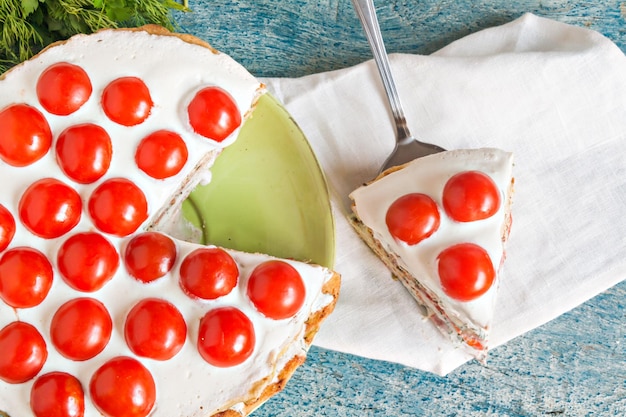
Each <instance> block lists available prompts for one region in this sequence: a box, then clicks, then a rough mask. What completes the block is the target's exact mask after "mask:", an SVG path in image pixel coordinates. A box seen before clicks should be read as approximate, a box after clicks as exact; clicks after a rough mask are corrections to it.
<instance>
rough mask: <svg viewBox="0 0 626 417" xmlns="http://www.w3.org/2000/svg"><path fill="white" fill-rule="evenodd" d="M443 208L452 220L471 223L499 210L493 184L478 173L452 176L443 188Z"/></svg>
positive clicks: (496, 190)
mask: <svg viewBox="0 0 626 417" xmlns="http://www.w3.org/2000/svg"><path fill="white" fill-rule="evenodd" d="M442 200H443V207H444V209H445V210H446V213H448V216H450V217H451V218H452V219H454V220H456V221H458V222H472V221H476V220H483V219H487V218H489V217H491V216H493V215H494V214H495V213H496V212H497V211H498V209H499V208H500V193H499V191H498V187H497V186H496V184H495V182H494V181H493V180H492V179H491V177H489V176H488V175H487V174H485V173H483V172H480V171H465V172H460V173H458V174H456V175H454V176H453V177H452V178H450V179H449V180H448V182H446V185H445V186H444V188H443V197H442Z"/></svg>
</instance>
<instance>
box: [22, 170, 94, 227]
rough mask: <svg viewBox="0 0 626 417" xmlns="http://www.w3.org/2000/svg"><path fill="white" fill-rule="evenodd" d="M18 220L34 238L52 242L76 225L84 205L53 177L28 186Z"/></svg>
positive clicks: (73, 193) (70, 188) (71, 191)
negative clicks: (37, 237)
mask: <svg viewBox="0 0 626 417" xmlns="http://www.w3.org/2000/svg"><path fill="white" fill-rule="evenodd" d="M18 209H19V215H20V220H21V221H22V223H23V224H24V226H26V228H27V229H28V230H30V231H31V232H32V233H33V234H34V235H37V236H39V237H42V238H44V239H54V238H57V237H59V236H62V235H64V234H65V233H67V232H69V231H70V230H72V229H73V228H74V226H76V225H77V224H78V222H79V221H80V216H81V214H82V209H83V203H82V201H81V199H80V195H78V193H77V192H76V190H74V189H73V188H72V187H70V186H69V185H66V184H64V183H62V182H61V181H59V180H57V179H54V178H43V179H40V180H39V181H36V182H34V183H33V184H31V185H30V186H29V187H28V188H27V189H26V191H24V194H23V195H22V198H21V199H20V202H19V205H18Z"/></svg>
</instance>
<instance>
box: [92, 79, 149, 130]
mask: <svg viewBox="0 0 626 417" xmlns="http://www.w3.org/2000/svg"><path fill="white" fill-rule="evenodd" d="M153 104H154V103H153V102H152V97H151V96H150V90H149V89H148V87H147V86H146V84H145V83H144V82H143V81H142V80H141V79H139V78H137V77H121V78H118V79H116V80H113V81H111V82H110V83H109V84H108V85H107V86H106V87H105V88H104V91H103V92H102V109H103V110H104V113H105V114H106V115H107V116H108V118H109V119H111V120H112V121H114V122H115V123H118V124H121V125H123V126H135V125H138V124H140V123H142V122H143V121H144V120H146V119H147V118H148V116H150V112H151V111H152V106H153Z"/></svg>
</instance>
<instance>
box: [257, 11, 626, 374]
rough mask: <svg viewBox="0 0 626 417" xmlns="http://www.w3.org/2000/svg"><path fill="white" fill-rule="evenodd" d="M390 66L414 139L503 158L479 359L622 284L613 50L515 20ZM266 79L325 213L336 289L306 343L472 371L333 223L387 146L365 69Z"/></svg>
mask: <svg viewBox="0 0 626 417" xmlns="http://www.w3.org/2000/svg"><path fill="white" fill-rule="evenodd" d="M391 58H392V69H393V72H394V75H395V77H396V83H397V86H398V89H399V91H400V96H401V101H402V102H403V104H404V107H405V111H406V116H407V120H408V123H409V126H410V128H411V130H412V132H413V133H414V134H416V135H417V136H419V137H421V138H423V139H424V140H426V141H430V142H433V143H436V144H438V145H441V146H443V147H444V148H446V149H455V148H474V147H498V148H502V149H505V150H509V151H512V152H514V154H515V160H516V166H515V169H514V173H515V177H516V183H515V184H516V194H515V198H514V206H513V218H514V220H513V229H512V232H511V235H510V240H509V242H508V249H507V260H506V262H505V265H504V275H503V279H502V281H501V284H500V292H499V299H498V302H497V306H496V311H495V320H494V323H493V331H492V344H493V346H497V345H500V344H503V343H505V342H507V341H509V340H510V339H512V338H514V337H516V336H518V335H521V334H523V333H524V332H527V331H529V330H531V329H533V328H535V327H537V326H540V325H542V324H544V323H546V322H548V321H549V320H552V319H554V318H555V317H557V316H559V315H560V314H562V313H564V312H566V311H568V310H570V309H572V308H574V307H575V306H577V305H579V304H580V303H582V302H584V301H586V300H588V299H589V298H591V297H593V296H595V295H596V294H598V293H600V292H602V291H604V290H606V289H608V288H610V287H611V286H613V285H615V284H617V283H618V282H620V281H621V280H623V279H624V278H625V277H626V259H625V258H624V257H623V253H622V252H623V249H624V236H626V216H624V215H623V210H624V206H625V205H626V58H625V57H624V54H623V53H622V52H621V51H620V50H619V49H618V48H617V47H616V46H615V45H614V44H613V43H612V42H610V41H609V40H608V39H606V38H604V37H603V36H602V35H600V34H598V33H596V32H593V31H591V30H588V29H584V28H579V27H573V26H569V25H566V24H563V23H558V22H554V21H551V20H548V19H545V18H540V17H537V16H534V15H531V14H527V15H524V16H522V17H521V18H519V19H517V20H515V21H513V22H511V23H508V24H505V25H503V26H500V27H496V28H490V29H487V30H483V31H481V32H478V33H475V34H472V35H470V36H467V37H466V38H463V39H461V40H458V41H456V42H454V43H452V44H450V45H449V46H447V47H445V48H443V49H442V50H440V51H438V52H436V53H434V54H433V55H430V56H418V55H392V57H391ZM264 81H265V82H266V83H267V84H268V87H269V89H270V91H271V92H273V94H274V95H275V96H276V97H277V98H278V99H279V100H281V101H282V102H283V103H284V105H285V106H286V108H287V110H288V111H289V112H290V114H291V115H292V116H293V118H294V119H295V120H296V121H297V123H298V124H299V125H300V127H301V128H302V130H303V131H304V133H305V135H306V136H307V138H308V139H309V141H310V143H311V146H312V148H313V149H314V151H315V153H316V155H317V157H318V159H319V161H320V164H321V166H322V168H323V170H324V171H325V173H326V176H327V179H328V182H329V187H330V190H331V197H332V202H333V207H334V210H335V214H336V226H337V257H336V269H337V270H338V271H339V272H340V273H341V274H342V276H343V287H342V293H341V297H340V300H339V303H338V305H337V308H336V311H335V313H334V314H333V315H332V316H331V317H330V318H329V319H328V321H327V322H326V323H325V325H324V326H322V329H321V331H320V333H319V334H318V336H317V338H316V340H315V343H316V344H317V345H318V346H321V347H324V348H328V349H333V350H338V351H343V352H348V353H351V354H355V355H360V356H365V357H369V358H373V359H381V360H387V361H392V362H397V363H401V364H404V365H408V366H412V367H416V368H419V369H422V370H426V371H430V372H434V373H437V374H440V375H445V374H446V373H448V372H450V371H452V370H453V369H455V368H456V367H458V366H460V365H461V364H463V363H464V362H466V361H468V360H469V359H471V358H470V357H469V356H468V355H467V354H465V353H464V352H463V351H462V350H461V349H459V348H457V347H455V346H453V345H452V344H451V343H450V342H449V341H448V339H447V338H446V337H444V336H442V335H441V334H440V333H439V331H438V330H437V329H436V328H435V327H434V326H433V325H432V324H431V323H430V322H429V321H424V320H422V318H421V315H420V311H419V310H418V308H417V307H416V304H415V302H414V301H413V298H412V297H411V296H410V295H409V294H408V292H407V291H405V289H404V287H403V286H402V285H401V284H400V283H399V282H396V281H393V280H392V279H391V278H390V273H389V272H388V271H387V270H386V268H385V267H384V266H383V264H382V263H381V262H380V261H379V260H378V258H376V257H375V256H374V255H373V253H372V252H371V251H370V250H369V249H368V248H367V247H366V246H365V244H364V243H362V242H361V241H360V240H359V238H358V237H357V235H356V234H355V233H354V231H353V230H352V229H351V227H350V226H349V225H348V223H347V221H346V219H345V218H346V216H347V214H348V212H349V210H350V209H349V199H348V194H349V193H350V192H351V191H352V190H353V189H355V188H356V187H358V186H359V185H360V184H362V183H364V182H366V181H368V180H370V179H372V178H373V177H374V176H375V174H376V172H377V170H378V168H379V167H380V166H381V164H382V162H383V161H384V159H385V158H386V157H387V155H388V154H389V153H390V152H391V150H392V147H393V133H394V132H393V129H392V125H391V121H390V120H391V117H390V116H389V112H388V110H387V105H386V102H385V98H384V96H383V89H382V85H381V83H380V79H379V76H378V74H377V72H376V68H375V66H374V63H373V62H372V61H368V62H365V63H362V64H360V65H357V66H355V67H352V68H347V69H343V70H338V71H333V72H327V73H320V74H314V75H310V76H306V77H303V78H299V79H267V80H264Z"/></svg>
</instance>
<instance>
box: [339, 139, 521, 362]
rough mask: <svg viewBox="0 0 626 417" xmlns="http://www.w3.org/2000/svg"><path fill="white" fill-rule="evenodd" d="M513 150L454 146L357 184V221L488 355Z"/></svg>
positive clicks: (405, 280)
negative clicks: (358, 186) (450, 149)
mask: <svg viewBox="0 0 626 417" xmlns="http://www.w3.org/2000/svg"><path fill="white" fill-rule="evenodd" d="M512 168H513V155H512V154H511V153H509V152H505V151H502V150H499V149H492V148H485V149H464V150H452V151H445V152H441V153H436V154H432V155H428V156H425V157H422V158H418V159H415V160H413V161H411V162H409V163H407V164H405V165H402V166H398V167H393V168H391V169H389V170H387V171H385V172H383V173H382V174H381V175H380V176H379V177H377V178H376V179H375V180H373V181H372V182H370V183H368V184H366V185H364V186H362V187H360V188H358V189H356V190H355V191H353V192H352V193H351V195H350V197H351V199H352V202H353V204H352V209H353V216H352V217H351V221H352V224H353V226H354V228H355V229H356V230H357V232H358V233H359V235H360V236H361V237H362V238H363V240H364V241H365V242H366V243H367V244H368V245H369V246H370V247H371V248H372V250H373V251H374V252H375V253H376V254H377V255H378V256H379V257H380V258H381V259H382V261H383V262H384V263H385V265H386V266H387V267H388V268H389V269H390V270H391V272H392V273H393V275H394V276H395V277H397V279H399V280H400V281H401V282H402V284H404V286H405V287H406V288H407V289H408V290H409V292H410V293H411V294H412V295H413V297H414V298H415V299H416V301H417V302H418V303H419V304H420V305H421V306H423V307H425V308H426V310H427V311H428V314H429V316H430V318H431V319H432V321H433V322H434V323H435V324H436V325H437V327H439V328H440V329H441V330H442V331H443V332H444V333H446V334H448V335H450V336H452V337H453V339H455V340H457V341H459V342H461V343H462V346H464V347H466V348H467V350H468V351H469V352H470V353H471V354H472V355H473V356H475V357H476V358H478V359H480V360H482V359H484V358H485V357H486V353H487V349H488V348H489V331H490V327H491V322H492V318H493V309H494V302H495V299H496V297H497V287H498V282H499V273H500V268H501V266H502V263H503V262H504V258H505V251H504V246H505V241H506V240H507V238H508V234H509V229H510V226H511V198H512V193H513V176H512Z"/></svg>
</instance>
